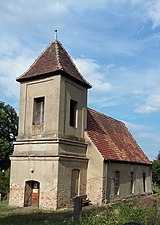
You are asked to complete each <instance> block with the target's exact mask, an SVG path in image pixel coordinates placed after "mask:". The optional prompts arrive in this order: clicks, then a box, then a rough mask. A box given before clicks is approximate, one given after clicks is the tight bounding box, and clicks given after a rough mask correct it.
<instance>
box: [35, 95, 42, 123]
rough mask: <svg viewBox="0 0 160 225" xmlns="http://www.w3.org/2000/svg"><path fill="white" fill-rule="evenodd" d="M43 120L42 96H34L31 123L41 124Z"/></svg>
mask: <svg viewBox="0 0 160 225" xmlns="http://www.w3.org/2000/svg"><path fill="white" fill-rule="evenodd" d="M43 122H44V97H40V98H35V99H34V105H33V125H42V124H43Z"/></svg>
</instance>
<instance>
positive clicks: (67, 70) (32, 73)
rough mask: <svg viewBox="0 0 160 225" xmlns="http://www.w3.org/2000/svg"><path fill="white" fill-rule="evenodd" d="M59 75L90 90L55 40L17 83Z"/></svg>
mask: <svg viewBox="0 0 160 225" xmlns="http://www.w3.org/2000/svg"><path fill="white" fill-rule="evenodd" d="M59 73H61V74H63V75H65V76H68V77H70V79H72V80H75V81H77V82H79V83H81V84H82V85H83V86H85V87H87V88H91V85H90V84H89V83H88V82H87V81H86V80H85V79H84V77H83V76H82V75H81V74H80V72H79V71H78V69H77V68H76V66H75V64H74V62H73V61H72V59H71V57H70V56H69V55H68V53H67V52H66V50H65V49H64V47H63V46H62V44H61V43H60V42H59V41H57V40H55V41H54V42H52V43H51V44H50V45H49V46H48V47H47V48H46V49H45V50H44V51H43V52H42V54H41V55H40V56H39V57H38V59H36V60H35V62H34V63H33V64H32V65H31V67H30V68H29V69H28V70H27V71H26V72H25V73H23V74H22V75H21V76H20V77H18V78H17V81H19V82H21V81H24V80H30V79H37V78H40V77H47V76H51V75H53V74H59Z"/></svg>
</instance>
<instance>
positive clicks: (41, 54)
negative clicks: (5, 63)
mask: <svg viewBox="0 0 160 225" xmlns="http://www.w3.org/2000/svg"><path fill="white" fill-rule="evenodd" d="M53 43H54V42H51V43H50V44H49V45H48V46H47V47H46V48H45V49H44V50H43V51H42V52H41V53H40V55H39V56H38V57H37V58H36V59H35V60H34V62H33V63H32V64H31V66H29V68H28V69H27V70H26V71H25V72H23V73H22V74H21V75H20V76H18V77H17V78H16V80H19V79H20V78H21V77H23V75H24V74H26V73H27V72H28V71H29V70H30V69H31V68H32V67H33V66H34V65H35V64H36V63H37V61H38V60H39V59H40V58H41V57H42V56H43V54H44V53H45V52H46V51H47V49H48V48H50V46H51V45H52V44H53Z"/></svg>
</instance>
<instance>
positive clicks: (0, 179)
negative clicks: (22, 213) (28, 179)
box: [0, 101, 18, 199]
mask: <svg viewBox="0 0 160 225" xmlns="http://www.w3.org/2000/svg"><path fill="white" fill-rule="evenodd" d="M17 132H18V116H17V113H16V111H15V110H14V108H13V107H12V106H10V105H5V103H4V102H1V101H0V193H2V198H3V199H5V198H6V197H7V193H8V190H9V167H10V160H9V156H10V155H11V154H12V152H13V141H14V140H15V138H16V135H17Z"/></svg>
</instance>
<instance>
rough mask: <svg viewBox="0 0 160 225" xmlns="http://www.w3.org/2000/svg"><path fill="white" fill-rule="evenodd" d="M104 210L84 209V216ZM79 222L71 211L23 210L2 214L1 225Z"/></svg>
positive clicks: (45, 224) (0, 216)
mask: <svg viewBox="0 0 160 225" xmlns="http://www.w3.org/2000/svg"><path fill="white" fill-rule="evenodd" d="M103 210H104V209H103V207H100V208H97V207H92V206H91V207H84V208H83V210H82V212H83V213H82V215H83V216H84V217H85V215H86V214H87V215H89V214H92V213H99V212H101V211H103ZM83 216H82V217H83ZM79 222H80V221H79ZM79 222H78V219H74V217H73V210H71V209H70V210H63V211H43V210H38V209H37V210H35V209H33V210H32V209H25V208H21V209H16V210H13V211H12V212H8V213H7V214H6V213H5V214H0V225H54V224H55V225H76V224H80V223H79Z"/></svg>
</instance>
